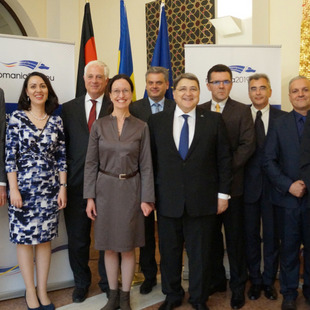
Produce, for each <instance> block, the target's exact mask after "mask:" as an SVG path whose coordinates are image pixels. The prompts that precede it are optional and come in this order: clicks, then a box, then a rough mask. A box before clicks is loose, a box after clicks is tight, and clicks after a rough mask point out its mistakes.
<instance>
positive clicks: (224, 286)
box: [209, 281, 227, 296]
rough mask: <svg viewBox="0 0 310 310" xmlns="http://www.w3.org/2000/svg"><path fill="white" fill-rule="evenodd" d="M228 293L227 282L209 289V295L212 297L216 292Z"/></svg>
mask: <svg viewBox="0 0 310 310" xmlns="http://www.w3.org/2000/svg"><path fill="white" fill-rule="evenodd" d="M226 291H227V281H225V282H223V283H221V284H218V285H211V286H210V289H209V295H210V296H211V295H212V294H214V293H216V292H221V293H222V292H226Z"/></svg>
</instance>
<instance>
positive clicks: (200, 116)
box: [186, 108, 205, 158]
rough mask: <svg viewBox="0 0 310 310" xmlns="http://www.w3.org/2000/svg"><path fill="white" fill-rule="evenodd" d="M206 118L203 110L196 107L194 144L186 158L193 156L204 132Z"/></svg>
mask: <svg viewBox="0 0 310 310" xmlns="http://www.w3.org/2000/svg"><path fill="white" fill-rule="evenodd" d="M204 119H205V115H204V113H203V112H202V111H200V109H197V108H196V120H195V132H194V137H193V141H192V144H191V146H190V148H189V150H188V153H187V155H186V158H188V157H189V156H191V154H192V153H193V151H194V150H195V148H196V146H197V145H198V144H199V141H200V137H201V135H202V134H203V128H204V126H205V122H204Z"/></svg>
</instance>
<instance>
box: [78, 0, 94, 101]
mask: <svg viewBox="0 0 310 310" xmlns="http://www.w3.org/2000/svg"><path fill="white" fill-rule="evenodd" d="M96 59H97V52H96V45H95V38H94V31H93V24H92V20H91V15H90V6H89V3H88V2H87V3H86V4H85V7H84V18H83V25H82V35H81V46H80V57H79V66H78V74H77V78H76V92H75V97H80V96H82V95H85V93H86V89H85V84H84V79H83V75H84V67H85V66H86V65H87V64H88V63H89V62H90V61H92V60H96Z"/></svg>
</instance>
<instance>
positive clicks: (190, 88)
mask: <svg viewBox="0 0 310 310" xmlns="http://www.w3.org/2000/svg"><path fill="white" fill-rule="evenodd" d="M176 90H177V91H178V92H180V93H186V92H187V91H189V92H190V93H196V92H198V90H199V89H198V88H197V87H180V88H176Z"/></svg>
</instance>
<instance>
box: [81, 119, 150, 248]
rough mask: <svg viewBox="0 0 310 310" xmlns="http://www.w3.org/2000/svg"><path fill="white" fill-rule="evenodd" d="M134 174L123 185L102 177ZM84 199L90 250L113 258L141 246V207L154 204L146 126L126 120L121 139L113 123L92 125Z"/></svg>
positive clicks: (86, 165)
mask: <svg viewBox="0 0 310 310" xmlns="http://www.w3.org/2000/svg"><path fill="white" fill-rule="evenodd" d="M102 171H104V172H107V173H108V174H113V175H119V174H132V173H134V172H136V171H138V173H137V174H136V175H135V176H133V177H131V178H128V179H119V178H118V177H115V176H111V175H107V174H106V173H104V172H102ZM84 198H85V199H87V198H94V199H95V204H96V211H97V217H96V220H95V227H94V229H95V248H96V249H98V250H113V251H116V252H127V251H131V250H132V249H134V248H135V247H141V246H144V243H145V238H144V215H143V213H142V210H141V201H143V202H154V201H155V200H154V180H153V169H152V158H151V150H150V137H149V130H148V126H147V124H146V123H145V122H142V121H141V120H139V119H137V118H135V117H133V116H129V117H127V118H126V119H125V121H124V125H123V129H122V132H121V135H120V136H119V134H118V128H117V119H116V118H115V117H114V116H112V115H108V116H105V117H103V118H100V119H98V120H97V121H95V122H94V124H93V126H92V129H91V133H90V137H89V144H88V150H87V155H86V161H85V171H84Z"/></svg>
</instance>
